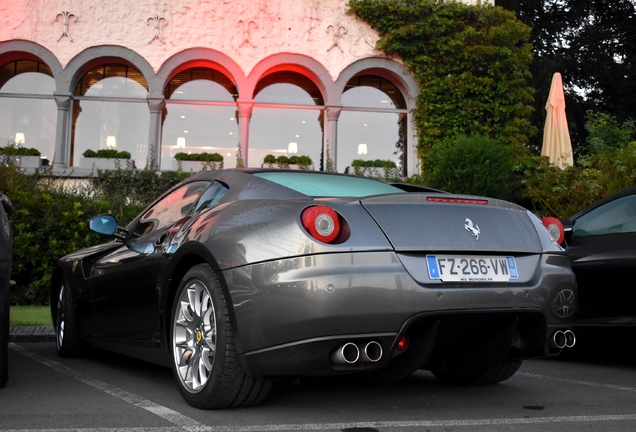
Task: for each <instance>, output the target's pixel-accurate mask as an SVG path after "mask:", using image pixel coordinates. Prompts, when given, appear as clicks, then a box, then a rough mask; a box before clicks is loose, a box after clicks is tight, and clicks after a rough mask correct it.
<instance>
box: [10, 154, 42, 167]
mask: <svg viewBox="0 0 636 432" xmlns="http://www.w3.org/2000/svg"><path fill="white" fill-rule="evenodd" d="M5 157H8V158H10V159H11V160H13V161H14V162H15V164H16V165H19V166H20V168H42V158H41V157H40V156H5Z"/></svg>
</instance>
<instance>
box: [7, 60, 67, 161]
mask: <svg viewBox="0 0 636 432" xmlns="http://www.w3.org/2000/svg"><path fill="white" fill-rule="evenodd" d="M54 91H55V80H54V79H53V73H52V72H51V69H50V68H49V67H48V66H47V65H45V64H44V63H41V62H38V61H34V60H17V61H12V62H10V63H6V64H4V65H2V67H0V146H1V147H4V146H6V145H7V144H8V143H10V142H15V143H16V144H18V145H21V146H22V147H26V148H35V149H37V150H39V151H40V154H41V157H42V159H43V162H44V165H47V164H48V163H49V162H52V161H53V156H54V152H55V128H56V123H57V106H56V104H55V100H54V99H53V92H54Z"/></svg>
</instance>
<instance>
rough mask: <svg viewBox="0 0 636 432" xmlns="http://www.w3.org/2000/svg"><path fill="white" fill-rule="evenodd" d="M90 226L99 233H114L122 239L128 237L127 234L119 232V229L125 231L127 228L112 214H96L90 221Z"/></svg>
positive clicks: (113, 234)
mask: <svg viewBox="0 0 636 432" xmlns="http://www.w3.org/2000/svg"><path fill="white" fill-rule="evenodd" d="M88 227H89V228H90V229H91V230H92V231H95V232H96V233H98V234H104V235H112V236H114V237H117V238H120V239H124V238H126V236H124V235H122V234H119V233H118V232H117V230H122V231H125V229H124V228H121V227H120V226H119V225H117V219H116V218H115V216H113V215H110V214H103V215H100V216H95V217H94V218H93V219H91V220H90V221H88Z"/></svg>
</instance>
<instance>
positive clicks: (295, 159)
mask: <svg viewBox="0 0 636 432" xmlns="http://www.w3.org/2000/svg"><path fill="white" fill-rule="evenodd" d="M263 163H264V164H266V165H270V166H273V165H278V166H279V167H280V168H288V167H289V165H298V166H300V167H301V168H303V169H307V168H308V167H309V165H311V164H312V163H313V161H312V160H311V158H310V157H309V156H302V155H300V156H296V155H294V156H286V155H280V156H278V157H276V156H274V155H272V154H268V155H267V156H265V158H264V159H263Z"/></svg>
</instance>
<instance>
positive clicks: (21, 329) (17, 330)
mask: <svg viewBox="0 0 636 432" xmlns="http://www.w3.org/2000/svg"><path fill="white" fill-rule="evenodd" d="M9 342H55V330H53V327H51V326H38V327H31V326H11V327H9Z"/></svg>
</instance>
